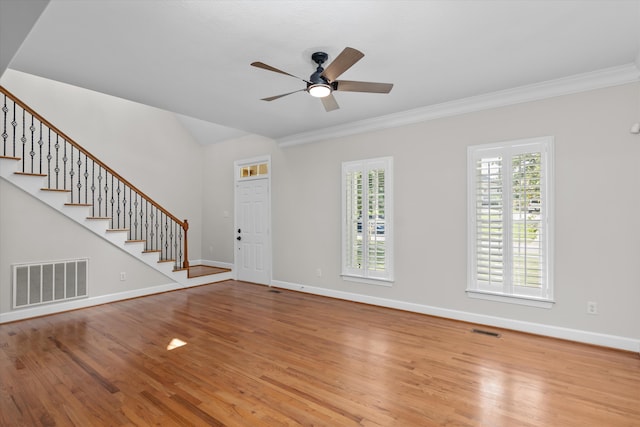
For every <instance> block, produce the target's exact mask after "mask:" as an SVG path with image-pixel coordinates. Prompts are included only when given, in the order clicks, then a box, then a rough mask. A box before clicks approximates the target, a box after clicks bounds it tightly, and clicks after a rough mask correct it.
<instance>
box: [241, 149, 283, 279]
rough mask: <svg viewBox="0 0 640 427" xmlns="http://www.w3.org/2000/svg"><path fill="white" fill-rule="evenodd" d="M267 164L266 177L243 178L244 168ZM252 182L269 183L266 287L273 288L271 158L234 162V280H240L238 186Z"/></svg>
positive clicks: (263, 157)
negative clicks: (263, 181) (241, 183)
mask: <svg viewBox="0 0 640 427" xmlns="http://www.w3.org/2000/svg"><path fill="white" fill-rule="evenodd" d="M264 163H266V164H267V173H266V174H264V175H257V176H254V177H251V176H250V177H244V178H243V177H241V170H242V168H243V167H246V166H251V165H258V164H264ZM250 180H266V181H267V208H266V210H265V211H266V215H267V219H266V221H265V222H266V224H267V242H266V245H265V246H266V249H267V251H268V257H269V259H268V262H267V263H266V265H267V268H268V269H269V274H268V276H269V277H268V283H265V285H268V286H271V283H272V281H273V246H272V238H271V235H272V234H271V156H270V155H265V156H258V157H251V158H248V159H242V160H236V161H234V162H233V234H232V236H233V237H232V238H233V266H234V268H233V278H234V279H236V280H238V265H239V264H238V245H239V243H238V241H237V240H236V230H237V229H238V212H239V210H238V184H239V183H240V182H244V181H250Z"/></svg>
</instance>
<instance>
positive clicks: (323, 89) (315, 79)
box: [251, 47, 393, 112]
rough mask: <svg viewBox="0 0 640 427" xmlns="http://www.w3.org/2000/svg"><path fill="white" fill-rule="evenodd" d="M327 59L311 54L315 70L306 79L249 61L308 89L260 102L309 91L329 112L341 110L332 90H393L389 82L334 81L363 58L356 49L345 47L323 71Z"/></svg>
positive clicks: (325, 56)
mask: <svg viewBox="0 0 640 427" xmlns="http://www.w3.org/2000/svg"><path fill="white" fill-rule="evenodd" d="M328 57H329V55H327V54H326V53H325V52H315V53H314V54H313V55H311V59H312V60H313V62H315V63H316V64H318V68H317V69H316V71H315V72H314V73H313V74H311V76H310V77H309V80H306V79H302V78H300V77H298V76H294V75H293V74H289V73H287V72H285V71H282V70H279V69H277V68H275V67H272V66H270V65H267V64H265V63H263V62H252V63H251V65H252V66H254V67H258V68H262V69H264V70H268V71H273V72H276V73H280V74H284V75H287V76H291V77H295V78H296V79H299V80H302V81H303V82H305V83H306V84H307V87H306V88H304V89H299V90H295V91H293V92H289V93H283V94H281V95H276V96H270V97H268V98H262V100H263V101H273V100H276V99H278V98H282V97H283V96H287V95H291V94H292V93H296V92H302V91H305V92H309V95H311V96H313V97H316V98H320V100H321V101H322V105H323V106H324V109H325V110H326V111H327V112H328V111H333V110H337V109H338V108H340V107H339V106H338V103H337V102H336V99H335V98H334V96H333V92H334V91H343V92H368V93H389V92H390V91H391V88H393V84H392V83H374V82H357V81H351V80H336V79H337V78H338V77H340V75H341V74H342V73H344V72H345V71H347V70H348V69H349V68H351V67H352V66H353V65H354V64H355V63H356V62H358V61H359V60H360V59H362V57H364V53H362V52H360V51H359V50H357V49H354V48H351V47H346V48H345V49H344V50H343V51H342V52H340V55H338V56H337V57H336V59H334V60H333V62H332V63H331V64H329V65H328V66H327V68H326V69H325V68H322V64H324V63H325V62H326V60H327V58H328Z"/></svg>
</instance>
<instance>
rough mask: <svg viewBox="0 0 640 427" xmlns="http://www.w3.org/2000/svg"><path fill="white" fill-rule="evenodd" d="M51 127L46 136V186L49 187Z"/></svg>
mask: <svg viewBox="0 0 640 427" xmlns="http://www.w3.org/2000/svg"><path fill="white" fill-rule="evenodd" d="M52 158H53V156H52V155H51V129H49V136H48V137H47V188H51V159H52Z"/></svg>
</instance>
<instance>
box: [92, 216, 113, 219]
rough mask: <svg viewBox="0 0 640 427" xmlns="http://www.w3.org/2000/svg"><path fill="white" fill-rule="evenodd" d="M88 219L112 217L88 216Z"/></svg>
mask: <svg viewBox="0 0 640 427" xmlns="http://www.w3.org/2000/svg"><path fill="white" fill-rule="evenodd" d="M87 219H111V217H110V216H88V217H87Z"/></svg>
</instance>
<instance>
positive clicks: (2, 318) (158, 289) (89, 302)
mask: <svg viewBox="0 0 640 427" xmlns="http://www.w3.org/2000/svg"><path fill="white" fill-rule="evenodd" d="M176 289H184V286H182V285H180V284H179V283H168V284H166V285H158V286H152V287H149V288H142V289H134V290H130V291H125V292H118V293H115V294H109V295H101V296H97V297H89V298H83V299H77V300H73V301H66V302H61V303H57V304H47V305H40V306H37V307H31V308H23V309H19V310H15V311H10V312H8V313H0V324H1V323H7V322H15V321H17V320H24V319H29V318H32V317H39V316H46V315H49V314H56V313H62V312H64V311H69V310H77V309H79V308H87V307H93V306H96V305H101V304H107V303H110V302H115V301H122V300H126V299H130V298H137V297H143V296H147V295H153V294H159V293H162V292H168V291H174V290H176Z"/></svg>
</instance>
